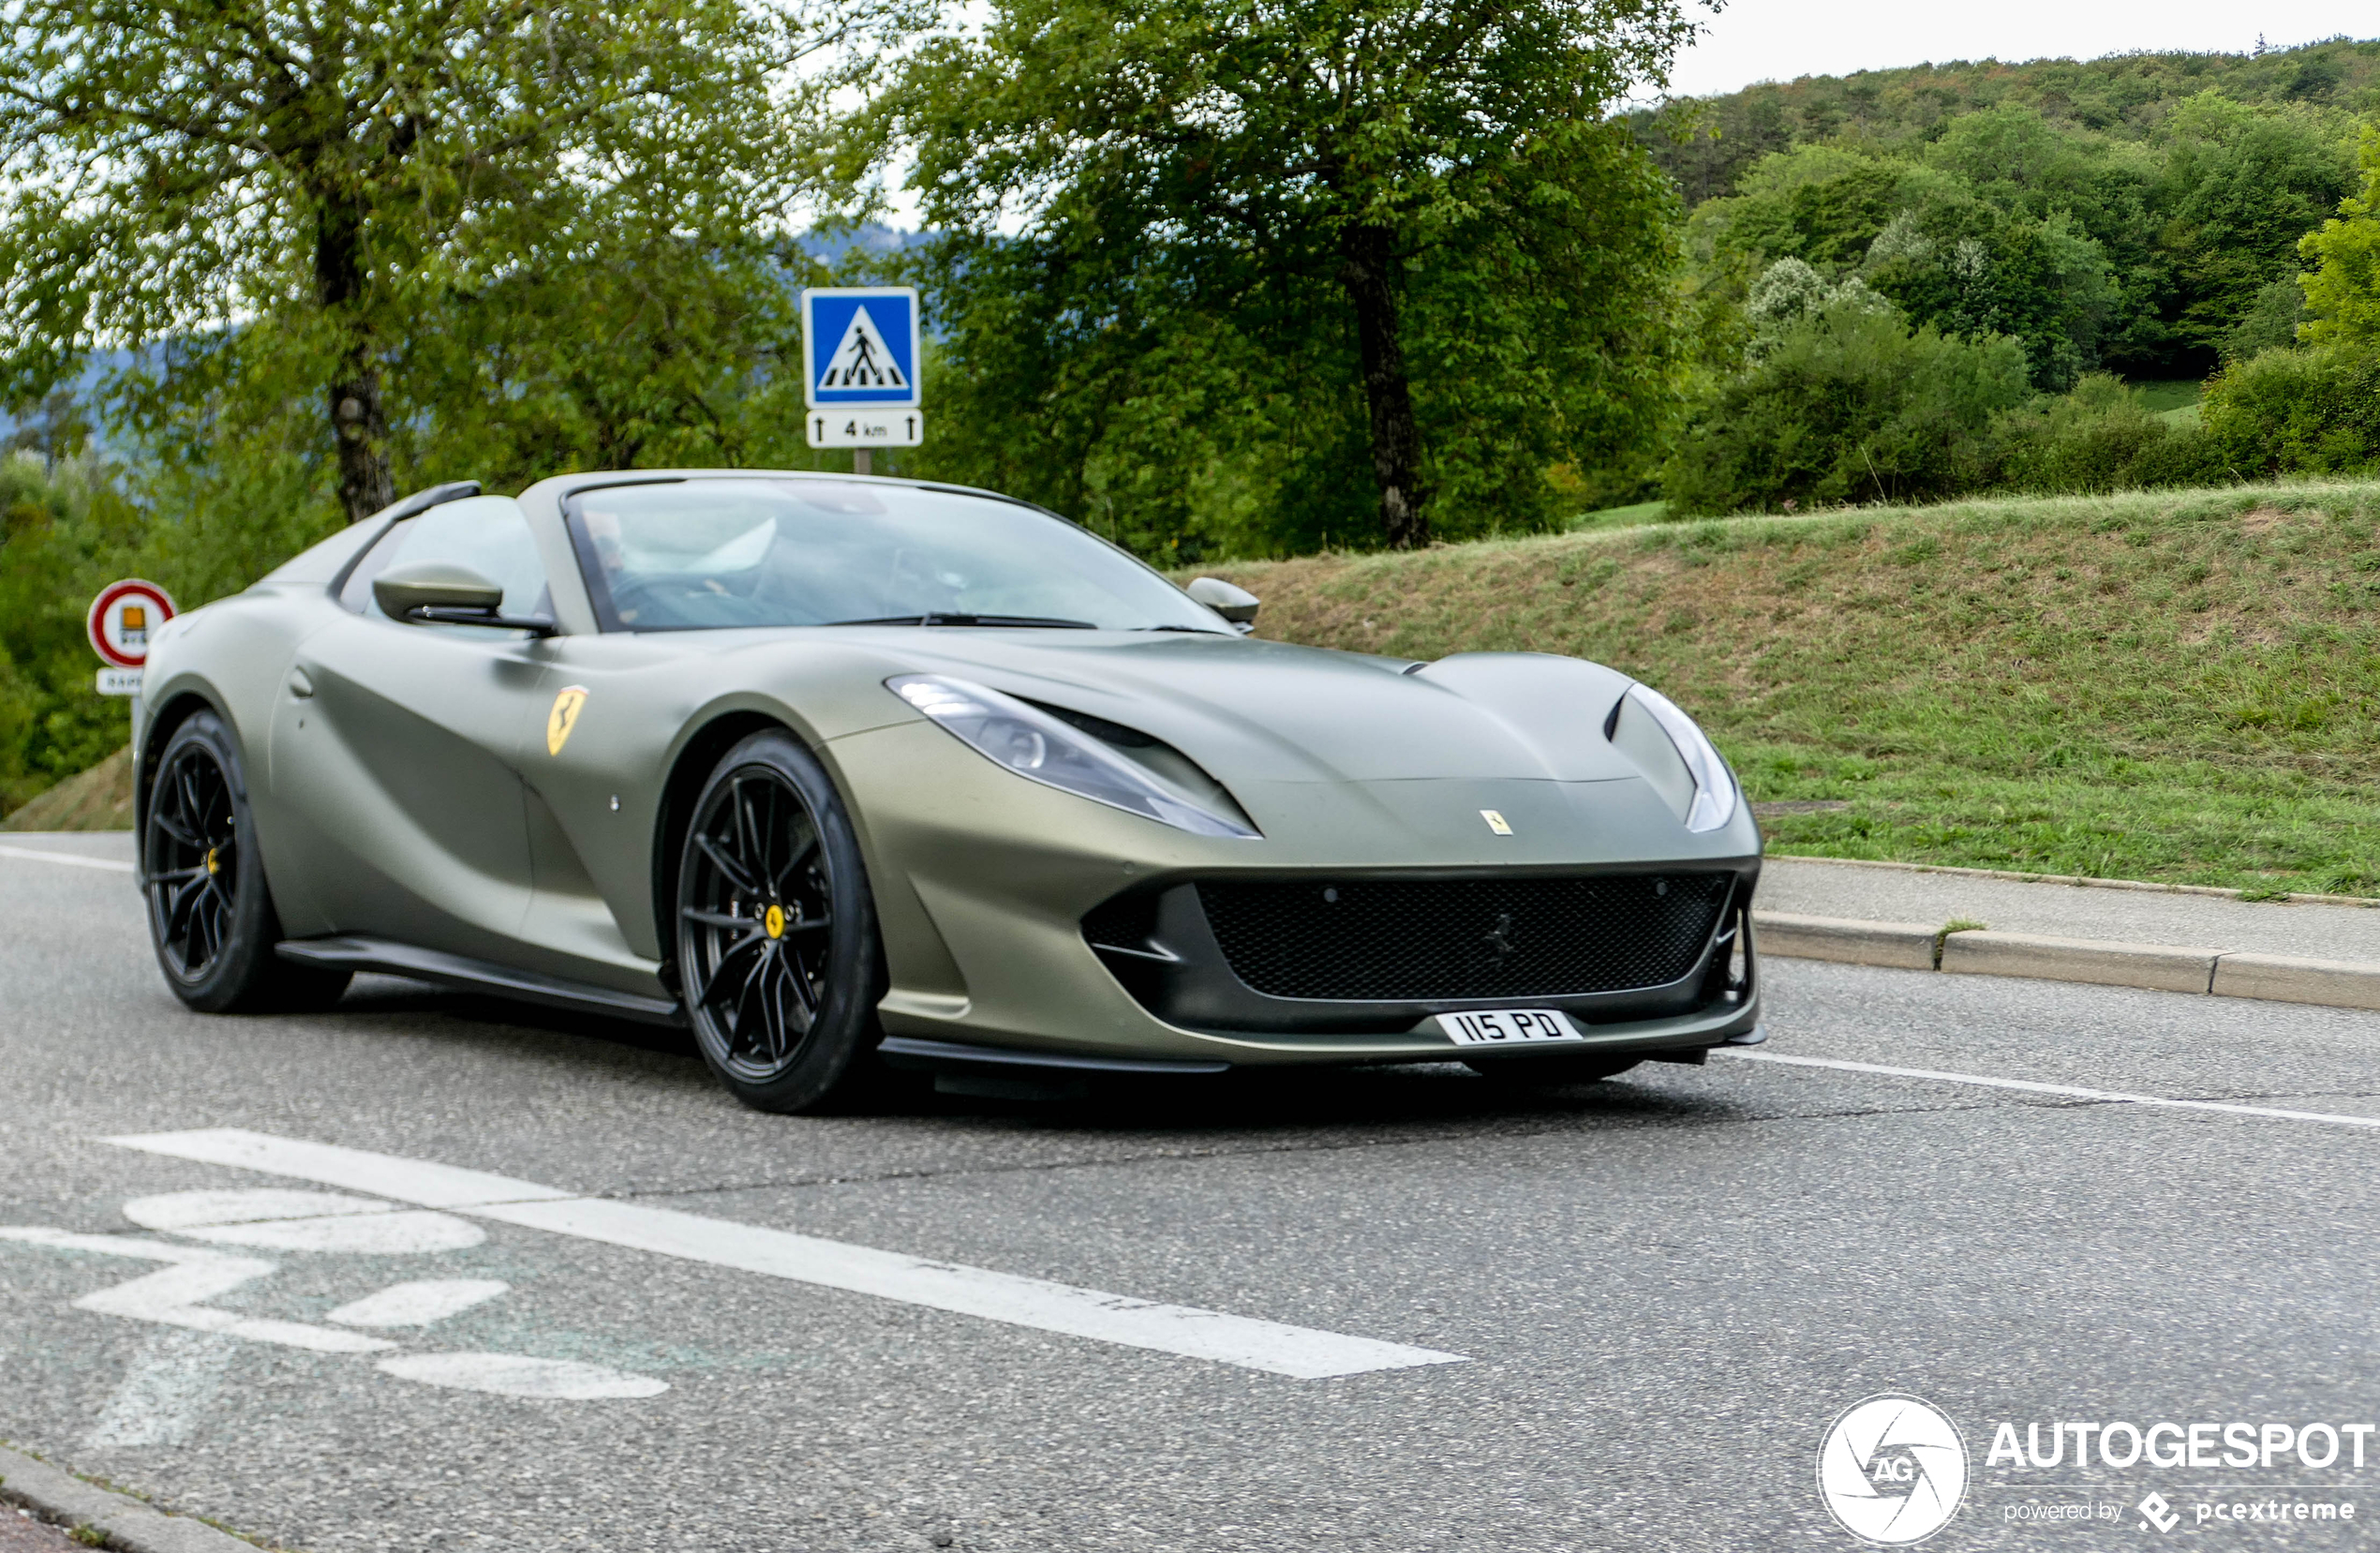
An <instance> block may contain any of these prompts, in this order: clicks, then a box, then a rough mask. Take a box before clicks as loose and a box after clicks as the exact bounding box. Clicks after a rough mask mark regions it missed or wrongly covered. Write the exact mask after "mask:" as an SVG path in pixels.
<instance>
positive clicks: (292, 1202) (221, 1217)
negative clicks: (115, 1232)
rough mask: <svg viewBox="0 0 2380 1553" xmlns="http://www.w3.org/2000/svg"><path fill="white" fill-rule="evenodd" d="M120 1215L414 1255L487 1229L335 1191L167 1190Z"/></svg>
mask: <svg viewBox="0 0 2380 1553" xmlns="http://www.w3.org/2000/svg"><path fill="white" fill-rule="evenodd" d="M124 1217H126V1218H128V1219H130V1220H132V1222H133V1223H135V1224H139V1225H141V1226H142V1227H143V1228H146V1229H151V1230H164V1231H167V1232H170V1233H172V1234H177V1235H186V1236H188V1237H189V1238H190V1239H192V1240H205V1241H212V1242H214V1243H215V1244H216V1245H218V1246H254V1247H260V1248H262V1249H265V1250H271V1251H344V1252H348V1253H350V1254H360V1255H364V1256H418V1255H421V1254H423V1253H424V1252H429V1251H466V1250H469V1249H470V1248H471V1247H474V1246H477V1245H480V1244H482V1243H483V1242H484V1241H485V1240H486V1239H487V1232H486V1231H484V1230H483V1229H481V1228H480V1227H479V1226H478V1225H476V1224H474V1223H472V1222H471V1221H470V1220H469V1219H465V1218H456V1217H454V1215H453V1214H441V1213H428V1212H424V1211H423V1210H421V1209H412V1210H404V1209H400V1208H398V1207H397V1206H396V1204H395V1203H394V1202H371V1201H369V1200H367V1199H365V1198H361V1197H347V1196H344V1195H342V1194H340V1193H338V1192H293V1191H277V1190H273V1189H269V1188H268V1189H265V1190H260V1191H245V1192H242V1191H201V1192H168V1193H166V1194H165V1195H164V1196H161V1197H136V1198H134V1199H133V1200H132V1201H131V1202H126V1204H125V1205H124Z"/></svg>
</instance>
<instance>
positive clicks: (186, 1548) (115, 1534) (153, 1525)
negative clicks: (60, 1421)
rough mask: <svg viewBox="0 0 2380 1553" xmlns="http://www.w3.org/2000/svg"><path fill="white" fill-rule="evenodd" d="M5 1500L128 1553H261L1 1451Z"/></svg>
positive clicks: (224, 1535) (27, 1458) (1, 1487)
mask: <svg viewBox="0 0 2380 1553" xmlns="http://www.w3.org/2000/svg"><path fill="white" fill-rule="evenodd" d="M0 1500H7V1501H10V1502H13V1503H17V1504H22V1505H23V1506H24V1507H25V1508H26V1509H28V1510H31V1511H33V1512H34V1513H35V1514H36V1515H38V1516H45V1517H47V1518H48V1519H50V1520H53V1521H56V1522H58V1523H59V1524H60V1525H62V1526H67V1527H69V1528H79V1527H85V1526H87V1527H89V1528H91V1529H92V1530H93V1531H98V1532H101V1533H103V1534H104V1535H105V1536H106V1537H107V1539H108V1541H107V1546H110V1547H114V1548H121V1549H123V1553H256V1545H255V1544H254V1543H247V1542H243V1541H241V1540H240V1539H239V1538H237V1537H235V1536H232V1535H231V1533H230V1532H228V1531H216V1529H215V1528H214V1527H212V1526H209V1525H207V1524H206V1523H205V1522H204V1521H197V1520H192V1519H190V1518H189V1517H188V1516H169V1515H167V1514H166V1513H165V1512H164V1511H162V1510H156V1509H152V1508H151V1507H150V1506H148V1505H146V1504H143V1503H141V1501H139V1500H137V1499H134V1498H132V1497H131V1496H130V1495H128V1494H118V1493H113V1492H111V1491H110V1490H108V1489H105V1488H97V1487H94V1486H91V1485H90V1484H88V1483H85V1482H83V1481H82V1479H81V1478H79V1477H75V1476H73V1475H71V1474H69V1473H67V1472H62V1471H59V1470H58V1469H57V1468H55V1467H52V1466H51V1465H50V1464H49V1463H48V1462H46V1461H40V1460H37V1459H36V1458H34V1457H33V1456H26V1455H25V1454H23V1453H22V1451H12V1450H9V1449H8V1448H7V1447H6V1446H0Z"/></svg>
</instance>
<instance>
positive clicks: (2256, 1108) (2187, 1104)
mask: <svg viewBox="0 0 2380 1553" xmlns="http://www.w3.org/2000/svg"><path fill="white" fill-rule="evenodd" d="M1716 1054H1717V1055H1719V1056H1723V1057H1730V1058H1733V1059H1734V1060H1736V1061H1738V1062H1776V1063H1783V1064H1785V1065H1787V1066H1788V1067H1792V1068H1834V1069H1835V1070H1837V1072H1843V1073H1879V1074H1882V1075H1883V1076H1885V1077H1887V1078H1894V1079H1930V1080H1932V1081H1934V1082H1935V1083H1963V1084H1972V1085H1975V1086H1977V1087H1979V1088H1984V1089H2014V1090H2019V1091H2022V1092H2024V1093H2027V1094H2032V1095H2060V1096H2064V1097H2066V1098H2070V1099H2076V1100H2095V1101H2100V1102H2102V1103H2105V1104H2110V1105H2146V1106H2161V1107H2165V1108H2167V1109H2170V1110H2175V1111H2219V1112H2228V1113H2230V1114H2232V1115H2235V1116H2267V1117H2271V1118H2273V1119H2275V1120H2278V1121H2283V1122H2328V1123H2331V1124H2333V1125H2335V1126H2339V1127H2380V1116H2349V1115H2343V1114H2342V1113H2340V1112H2332V1111H2287V1110H2283V1109H2282V1108H2280V1107H2278V1106H2268V1105H2239V1104H2237V1103H2235V1102H2233V1101H2230V1100H2180V1099H2175V1098H2171V1097H2168V1096H2164V1095H2135V1094H2131V1093H2128V1092H2126V1091H2124V1090H2120V1089H2085V1088H2082V1087H2081V1086H2079V1085H2076V1084H2070V1083H2037V1082H2035V1081H2034V1080H2031V1079H2000V1078H1993V1077H1991V1076H1989V1075H1987V1074H1983V1073H1945V1072H1941V1071H1940V1070H1939V1069H1936V1068H1887V1067H1884V1066H1882V1065H1881V1064H1878V1063H1872V1062H1845V1061H1842V1060H1841V1059H1839V1058H1837V1057H1794V1056H1788V1055H1786V1054H1785V1053H1782V1052H1731V1051H1728V1050H1727V1049H1726V1048H1724V1047H1721V1048H1719V1049H1718V1052H1717V1053H1716Z"/></svg>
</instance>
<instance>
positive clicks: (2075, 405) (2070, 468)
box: [1985, 372, 2230, 495]
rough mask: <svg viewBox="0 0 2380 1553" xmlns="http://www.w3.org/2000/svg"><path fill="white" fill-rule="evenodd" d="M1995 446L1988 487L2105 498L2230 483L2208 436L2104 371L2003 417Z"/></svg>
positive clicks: (1995, 426)
mask: <svg viewBox="0 0 2380 1553" xmlns="http://www.w3.org/2000/svg"><path fill="white" fill-rule="evenodd" d="M1991 442H1992V456H1991V459H1990V468H1989V470H1988V471H1987V474H1986V481H1985V483H1986V484H1987V485H1991V486H1995V487H1998V488H2001V489H2004V490H2012V491H2039V492H2044V493H2057V494H2061V495H2062V494H2083V493H2089V494H2099V493H2104V492H2106V491H2116V490H2130V489H2136V488H2139V487H2143V486H2157V485H2220V484H2222V483H2224V481H2226V480H2228V479H2229V478H2230V474H2229V471H2228V470H2225V469H2224V461H2223V457H2222V455H2221V452H2220V450H2219V449H2218V448H2217V447H2216V446H2215V443H2214V441H2213V440H2212V439H2211V438H2209V437H2208V436H2207V435H2206V434H2205V432H2203V431H2202V430H2200V429H2199V428H2198V427H2196V426H2175V425H2174V424H2173V423H2172V422H2170V421H2167V420H2166V419H2165V418H2164V416H2162V415H2159V414H2157V413H2156V412H2155V411H2151V410H2150V409H2149V407H2148V405H2147V404H2146V403H2145V402H2143V400H2142V398H2141V396H2140V394H2139V392H2138V391H2137V390H2135V389H2132V388H2128V387H2126V386H2125V385H2124V383H2123V382H2122V381H2120V380H2119V379H2117V378H2114V377H2111V376H2109V375H2108V374H2106V373H2104V372H2094V373H2090V374H2089V375H2088V376H2086V377H2085V378H2084V379H2083V380H2082V381H2080V382H2079V383H2077V384H2075V391H2074V392H2073V393H2072V394H2068V395H2063V396H2059V397H2055V398H2051V397H2046V396H2045V397H2043V398H2039V399H2036V400H2034V401H2033V402H2032V403H2031V404H2030V405H2027V406H2025V407H2023V408H2022V409H2019V410H2012V411H2004V412H2002V413H2001V415H2000V416H1999V417H1998V419H1996V420H1995V421H1994V422H1993V424H1992V435H1991Z"/></svg>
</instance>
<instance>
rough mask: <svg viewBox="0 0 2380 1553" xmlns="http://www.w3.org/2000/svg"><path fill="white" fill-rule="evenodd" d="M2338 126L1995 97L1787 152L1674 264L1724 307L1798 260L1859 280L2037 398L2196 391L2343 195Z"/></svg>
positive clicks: (2348, 182) (2203, 105)
mask: <svg viewBox="0 0 2380 1553" xmlns="http://www.w3.org/2000/svg"><path fill="white" fill-rule="evenodd" d="M2358 57H2361V56H2358ZM2100 63H2101V64H2102V65H2112V64H2113V63H2114V62H2112V61H2102V62H2100ZM2028 68H2030V67H2028ZM1767 90H1769V89H1768V88H1753V89H1751V92H1752V94H1759V93H1761V92H1763V91H1767ZM1736 100H1737V99H1733V98H1730V99H1721V100H1720V101H1719V102H1718V103H1715V104H1707V105H1705V108H1706V111H1708V112H1713V113H1716V114H1718V116H1720V117H1722V118H1724V117H1725V116H1726V113H1725V108H1726V104H1728V103H1730V102H1734V101H1736ZM1904 106H1905V107H1906V106H1907V105H1904ZM2347 129H2348V124H2347V120H2346V118H2345V116H2344V115H2343V113H2341V112H2338V111H2337V110H2335V109H2330V108H2323V107H2315V106H2312V105H2310V104H2308V103H2305V102H2303V101H2298V100H2280V101H2274V102H2266V103H2254V104H2252V103H2246V102H2241V101H2237V100H2234V99H2232V98H2230V97H2224V95H2222V94H2221V93H2220V92H2218V91H2214V90H2208V89H2203V88H2202V89H2198V90H2195V91H2194V92H2193V93H2191V94H2189V95H2186V96H2179V95H2177V96H2168V97H2161V98H2160V99H2158V111H2157V112H2156V114H2155V115H2154V117H2153V119H2152V120H2149V121H2145V122H2142V123H2138V124H2134V123H2132V122H2130V121H2125V122H2123V123H2121V124H2120V125H2119V126H2118V127H2117V129H2116V130H2106V129H2099V128H2093V127H2090V126H2089V125H2087V124H2082V123H2077V122H2076V121H2075V119H2074V118H2073V116H2072V115H2071V114H2070V113H2064V112H2056V111H2055V105H2054V104H2049V103H2043V104H2041V105H2033V104H2029V103H2027V102H2025V101H2022V100H2017V99H2008V100H2001V101H1998V102H1996V103H1994V104H1992V105H1990V106H1985V107H1978V108H1974V109H1971V110H1970V111H1966V112H1956V113H1950V114H1944V115H1940V116H1932V117H1925V118H1924V122H1923V127H1922V128H1920V127H1917V125H1916V124H1914V123H1913V122H1904V123H1900V124H1898V125H1897V126H1893V127H1871V128H1870V129H1867V130H1862V131H1861V132H1858V133H1855V134H1854V133H1839V132H1838V133H1837V134H1836V136H1835V138H1833V139H1828V140H1814V139H1796V138H1794V137H1793V136H1791V135H1788V136H1787V137H1786V139H1785V140H1784V142H1782V143H1780V144H1778V146H1777V147H1776V148H1775V149H1773V150H1771V151H1768V152H1766V153H1765V154H1763V156H1761V157H1759V158H1757V159H1755V160H1750V161H1747V162H1744V163H1741V164H1738V165H1736V166H1735V167H1734V168H1733V172H1732V173H1731V178H1730V187H1728V188H1726V189H1723V190H1720V191H1718V192H1717V193H1715V194H1714V196H1713V197H1712V198H1710V199H1707V200H1705V201H1703V202H1701V203H1700V204H1698V205H1697V206H1696V207H1695V210H1694V213H1693V216H1692V217H1691V220H1690V230H1691V231H1692V232H1693V234H1694V238H1693V241H1692V242H1691V243H1690V245H1689V246H1690V248H1691V251H1693V252H1694V253H1695V254H1696V256H1697V258H1698V261H1699V265H1700V268H1701V270H1702V272H1703V274H1702V276H1701V277H1700V281H1701V284H1702V286H1703V288H1704V289H1706V290H1716V291H1718V292H1720V293H1722V294H1726V293H1729V292H1732V293H1733V295H1734V296H1735V297H1736V298H1737V299H1739V300H1740V299H1741V298H1742V296H1743V294H1744V290H1743V289H1744V287H1745V286H1747V285H1748V282H1749V280H1750V279H1751V278H1752V277H1754V276H1758V275H1759V274H1761V273H1762V272H1763V270H1764V269H1765V267H1766V266H1768V265H1770V264H1772V263H1775V262H1776V261H1778V260H1781V259H1789V258H1791V259H1799V260H1802V261H1806V262H1808V263H1810V264H1812V265H1814V266H1815V267H1817V268H1818V270H1819V271H1820V272H1821V273H1822V274H1823V275H1825V276H1828V277H1830V278H1839V277H1841V276H1848V275H1854V274H1856V275H1859V276H1863V277H1864V278H1865V279H1866V280H1867V282H1868V283H1869V284H1870V285H1871V286H1874V287H1875V288H1876V289H1878V290H1879V291H1883V292H1884V293H1885V294H1887V295H1889V296H1891V297H1892V298H1893V299H1894V300H1895V301H1896V302H1897V303H1898V304H1899V305H1900V306H1901V307H1902V308H1903V310H1904V311H1906V312H1907V313H1908V314H1909V315H1910V317H1911V321H1915V322H1920V323H1926V322H1930V323H1934V324H1937V325H1939V326H1940V327H1941V329H1943V330H1944V331H1945V332H1946V333H1955V334H1966V335H1980V334H1983V333H1998V334H2005V335H2008V336H2013V337H2015V338H2017V339H2020V340H2022V341H2023V342H2024V343H2025V347H2026V354H2027V359H2028V361H2029V363H2030V366H2031V370H2032V380H2033V383H2034V385H2035V386H2036V387H2038V388H2042V389H2045V390H2051V391H2062V390H2063V389H2065V388H2066V387H2068V386H2070V385H2071V384H2072V383H2073V382H2074V381H2075V378H2076V377H2077V376H2078V374H2080V373H2081V372H2084V371H2088V370H2091V369H2093V368H2096V367H2098V366H2102V365H2105V366H2113V367H2116V368H2118V369H2120V370H2122V371H2124V372H2127V373H2130V374H2133V375H2136V376H2145V377H2156V378H2164V377H2175V376H2181V375H2185V374H2187V375H2193V376H2197V375H2203V374H2204V373H2205V372H2206V371H2207V370H2208V369H2209V368H2210V367H2211V366H2213V365H2214V364H2215V362H2216V360H2217V359H2218V357H2219V356H2222V355H2224V354H2226V353H2230V354H2237V353H2239V351H2240V350H2241V349H2243V348H2246V347H2249V346H2252V345H2254V344H2256V343H2260V342H2261V340H2262V337H2263V336H2261V335H2257V334H2256V333H2255V331H2256V330H2257V329H2261V330H2263V331H2264V333H2265V334H2269V332H2270V323H2269V321H2268V320H2267V321H2260V322H2257V323H2256V324H2254V327H2253V328H2252V329H2251V335H2250V336H2247V337H2241V338H2235V337H2234V332H2235V331H2237V330H2239V329H2240V328H2241V327H2242V326H2243V325H2244V324H2248V323H2249V321H2250V320H2251V317H2252V315H2256V316H2258V317H2259V318H2261V317H2262V315H2263V314H2269V313H2270V312H2271V310H2272V308H2273V306H2274V304H2273V299H2272V297H2271V296H2270V294H2269V292H2270V288H2272V287H2273V286H2274V285H2275V283H2277V282H2281V281H2285V280H2291V279H2294V277H2295V276H2296V275H2297V272H2298V256H2297V243H2298V238H2299V236H2300V235H2301V234H2303V233H2304V232H2306V231H2308V229H2310V228H2312V227H2313V226H2314V225H2315V223H2317V222H2318V221H2320V220H2321V219H2322V217H2324V216H2325V215H2327V214H2328V213H2329V212H2330V211H2331V210H2332V209H2333V208H2334V206H2335V205H2336V203H2337V202H2338V200H2339V199H2340V198H2341V197H2342V196H2343V195H2344V194H2346V193H2347V192H2348V190H2349V188H2350V187H2352V184H2353V170H2352V168H2351V166H2350V160H2349V157H2347V155H2346V151H2345V140H2346V138H2347ZM1655 149H1656V152H1657V154H1658V153H1659V150H1660V145H1659V137H1656V144H1655ZM1673 149H1674V147H1673ZM2260 309H2261V310H2262V313H2261V314H2260V312H2259V310H2260Z"/></svg>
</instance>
